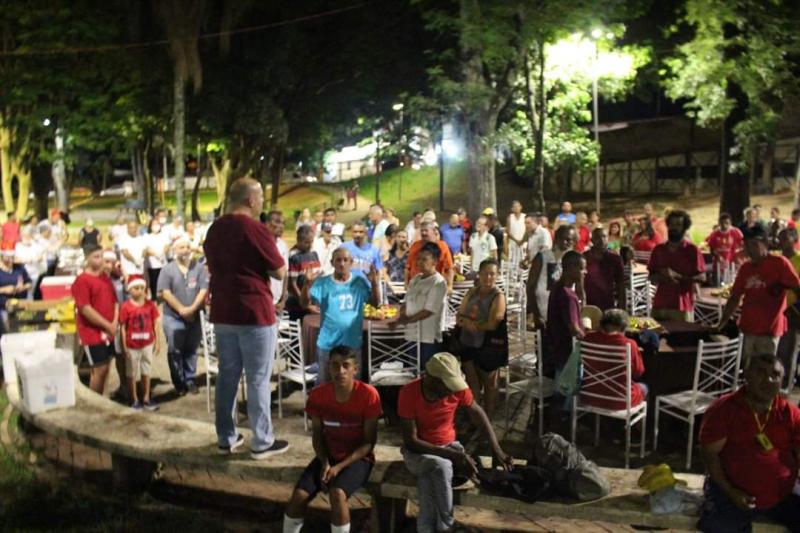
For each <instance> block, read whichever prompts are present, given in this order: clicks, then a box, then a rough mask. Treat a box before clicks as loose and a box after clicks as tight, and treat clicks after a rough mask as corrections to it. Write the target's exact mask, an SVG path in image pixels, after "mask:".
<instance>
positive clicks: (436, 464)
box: [397, 353, 512, 533]
mask: <svg viewBox="0 0 800 533" xmlns="http://www.w3.org/2000/svg"><path fill="white" fill-rule="evenodd" d="M459 407H464V408H466V409H467V411H468V412H469V415H470V418H471V419H472V423H473V424H475V426H477V427H479V428H480V429H481V431H483V433H484V434H485V435H486V437H487V438H488V440H489V443H490V445H491V448H492V452H493V454H494V456H495V458H496V459H497V460H498V461H499V462H500V464H502V465H504V466H505V467H506V468H511V465H512V458H511V456H509V455H507V454H506V453H505V452H504V451H503V450H502V449H501V448H500V444H499V443H498V442H497V436H496V435H495V433H494V429H492V424H491V422H489V419H488V418H487V416H486V413H484V412H483V409H481V407H480V406H479V405H478V404H477V403H476V402H474V401H473V398H472V392H471V391H470V389H469V387H468V386H467V382H466V380H465V379H464V376H463V375H462V374H461V367H460V365H459V363H458V359H456V358H455V357H453V356H452V355H451V354H449V353H437V354H436V355H434V356H433V357H432V358H431V359H430V361H428V364H427V365H425V373H424V374H423V375H422V377H420V378H417V379H415V380H414V381H412V382H411V383H408V384H407V385H405V386H404V387H403V388H402V389H400V397H399V399H398V405H397V414H398V416H399V417H400V418H401V419H402V426H403V458H404V459H405V463H406V468H408V470H409V471H410V472H411V473H412V474H414V475H415V476H417V501H419V515H418V516H417V531H419V532H420V533H433V532H434V531H448V530H449V529H450V528H452V527H453V525H454V523H455V520H454V518H453V489H452V482H453V470H454V469H455V470H457V471H459V472H460V473H462V474H466V475H467V476H469V477H473V476H475V475H476V474H477V472H478V470H477V467H476V465H475V463H474V462H473V460H472V458H471V457H470V456H469V455H467V453H466V452H465V451H464V447H463V446H462V445H461V443H459V442H458V441H457V440H456V429H455V423H454V419H455V414H456V410H457V409H458V408H459Z"/></svg>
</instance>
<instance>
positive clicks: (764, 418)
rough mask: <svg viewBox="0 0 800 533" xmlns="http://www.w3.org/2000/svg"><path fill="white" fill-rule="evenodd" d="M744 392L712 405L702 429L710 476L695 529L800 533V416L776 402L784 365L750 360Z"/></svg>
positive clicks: (768, 357)
mask: <svg viewBox="0 0 800 533" xmlns="http://www.w3.org/2000/svg"><path fill="white" fill-rule="evenodd" d="M744 378H745V383H746V384H745V385H744V386H743V387H741V388H739V390H737V391H736V392H733V393H729V394H725V395H723V396H721V397H719V398H717V399H716V400H715V401H714V402H713V403H712V404H711V406H710V407H709V408H708V411H707V412H706V414H705V416H704V417H703V425H702V426H701V428H700V444H701V446H702V451H703V461H704V462H705V464H706V470H707V472H708V477H707V479H706V485H705V497H706V501H705V503H704V506H703V515H702V517H701V519H700V522H699V523H698V529H700V530H701V531H705V532H707V533H716V532H720V533H722V532H728V531H750V530H751V529H752V521H753V519H754V518H758V517H761V518H769V519H771V520H775V521H777V522H780V523H781V524H783V525H785V526H786V527H787V528H789V530H790V531H800V497H798V496H796V495H794V494H792V489H794V487H795V483H796V482H797V469H798V464H799V463H798V454H799V453H800V409H798V408H797V407H795V406H794V405H792V404H790V403H789V402H787V401H786V399H785V398H783V397H782V396H781V395H780V387H781V383H782V381H783V365H782V364H781V362H780V359H778V358H777V357H775V355H773V354H771V353H767V354H764V353H761V354H754V355H752V356H751V357H750V363H749V366H748V367H747V368H746V369H745V371H744Z"/></svg>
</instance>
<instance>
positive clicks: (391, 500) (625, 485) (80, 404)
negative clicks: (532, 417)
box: [7, 375, 784, 533]
mask: <svg viewBox="0 0 800 533" xmlns="http://www.w3.org/2000/svg"><path fill="white" fill-rule="evenodd" d="M75 379H76V400H77V401H76V405H75V406H74V407H70V408H65V409H56V410H53V411H48V412H45V413H40V414H28V413H25V412H24V410H22V408H21V406H20V398H19V394H18V390H17V384H16V383H14V382H9V383H7V392H8V397H9V400H10V401H11V403H12V404H14V406H15V407H16V408H17V409H18V410H19V411H20V412H21V413H22V416H23V417H25V418H26V419H27V420H28V421H30V422H31V423H32V424H33V425H35V426H37V427H38V428H40V429H42V430H43V431H45V432H47V433H50V434H52V435H55V436H60V437H65V438H68V439H70V440H72V441H74V442H78V443H81V444H85V445H87V446H91V447H93V448H97V449H101V450H104V451H106V452H108V453H110V454H111V457H112V473H113V479H114V485H115V487H116V488H117V489H120V490H143V489H144V488H146V486H147V484H148V483H149V480H150V479H151V477H152V473H153V472H154V471H155V469H156V467H157V465H158V463H163V464H167V465H181V466H184V467H193V468H197V469H199V470H201V471H202V470H204V469H209V470H213V471H216V472H219V473H221V474H225V475H230V476H236V477H239V478H241V479H249V480H256V481H266V482H274V483H281V484H288V485H293V484H294V483H295V482H296V481H297V479H298V478H299V476H300V473H301V472H302V471H303V470H304V469H305V467H306V466H307V465H308V463H309V462H310V461H311V460H312V459H313V457H314V451H313V448H312V447H311V445H310V436H309V435H308V434H304V435H297V434H286V435H282V438H287V440H288V441H289V443H290V446H291V448H290V450H289V452H287V453H285V454H283V455H281V456H280V457H279V458H277V460H272V461H270V460H267V461H253V460H251V459H249V458H248V456H247V455H244V454H235V455H232V456H231V455H220V454H218V453H217V447H216V433H215V429H214V425H213V424H210V423H207V422H200V421H196V420H189V419H185V418H178V417H174V416H167V415H161V414H155V413H143V412H136V411H133V410H131V409H130V408H128V407H126V406H123V405H120V404H117V403H115V402H113V401H111V400H109V399H107V398H105V397H102V396H100V395H97V394H95V393H94V392H92V391H91V390H89V389H88V388H87V387H86V386H85V385H83V384H82V383H81V382H80V380H79V379H78V377H77V375H76V377H75ZM241 431H242V433H244V434H245V436H246V438H247V437H248V436H249V435H248V434H249V431H248V430H246V429H241ZM375 455H376V457H378V458H379V460H378V461H377V463H376V465H375V468H374V469H373V472H372V475H371V477H370V480H369V483H368V486H367V487H366V488H365V490H364V491H362V492H361V493H360V494H359V496H360V497H362V498H369V497H371V498H372V501H373V513H374V516H375V517H376V521H377V522H378V523H379V527H378V529H380V530H381V531H394V530H395V527H396V525H397V524H399V523H401V522H402V521H403V520H404V518H405V515H406V510H407V508H408V503H409V502H410V501H411V502H414V501H415V500H416V496H417V494H416V492H417V489H416V480H415V478H414V476H413V475H412V474H411V473H410V472H408V470H406V469H405V467H404V465H403V463H402V456H401V454H400V450H399V448H398V447H396V446H385V445H378V446H376V450H375ZM486 460H487V464H488V458H487V459H486ZM601 470H602V471H603V473H604V474H605V475H606V476H607V478H608V479H609V481H610V483H611V487H612V490H611V493H610V494H609V496H607V497H605V498H602V499H600V500H596V501H592V502H586V503H570V502H565V501H561V502H559V501H553V502H550V501H548V502H544V501H542V502H536V503H532V504H530V503H525V502H521V501H519V500H515V499H512V498H504V497H500V496H495V495H491V494H487V493H486V492H482V491H480V490H479V489H477V488H476V489H471V490H468V491H463V492H459V493H457V496H456V504H457V505H458V506H459V507H461V508H463V509H487V510H492V511H495V512H496V515H497V528H502V527H503V514H505V513H508V514H509V518H511V516H518V515H520V514H522V515H527V516H536V517H560V518H565V519H582V520H587V521H591V520H599V521H604V522H613V523H617V524H626V525H640V526H650V527H658V528H671V529H684V530H692V529H694V526H695V522H696V520H697V517H693V516H684V515H652V514H651V513H650V511H649V501H648V497H647V493H646V492H644V491H641V490H639V489H638V488H637V487H636V480H637V478H638V475H639V472H638V471H636V470H623V469H616V468H601ZM677 477H679V478H680V479H684V480H686V481H687V482H688V484H689V487H690V488H693V489H699V488H701V487H702V476H699V475H696V474H678V476H677ZM756 531H763V532H770V533H771V532H779V531H784V529H783V528H781V527H780V526H774V525H771V524H756Z"/></svg>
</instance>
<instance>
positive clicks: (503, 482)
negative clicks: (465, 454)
mask: <svg viewBox="0 0 800 533" xmlns="http://www.w3.org/2000/svg"><path fill="white" fill-rule="evenodd" d="M474 459H475V463H476V464H477V465H478V480H479V481H480V486H481V490H485V491H486V492H489V493H491V494H496V495H498V496H503V497H505V498H515V499H517V500H520V501H523V502H527V503H534V502H536V501H538V500H539V499H540V498H541V497H542V496H544V495H545V494H546V493H547V492H548V491H549V490H550V473H549V472H548V471H547V470H545V469H543V468H539V467H538V466H532V465H527V466H521V465H516V466H514V470H512V471H510V472H506V471H505V470H502V469H496V468H483V467H482V466H481V463H480V460H479V459H478V458H477V457H475V458H474Z"/></svg>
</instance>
